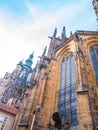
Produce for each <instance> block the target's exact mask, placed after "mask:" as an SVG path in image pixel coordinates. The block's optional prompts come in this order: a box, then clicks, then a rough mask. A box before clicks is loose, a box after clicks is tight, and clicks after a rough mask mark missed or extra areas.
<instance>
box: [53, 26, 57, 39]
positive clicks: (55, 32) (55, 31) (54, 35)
mask: <svg viewBox="0 0 98 130" xmlns="http://www.w3.org/2000/svg"><path fill="white" fill-rule="evenodd" d="M56 35H57V28H55V30H54V34H53V37H56Z"/></svg>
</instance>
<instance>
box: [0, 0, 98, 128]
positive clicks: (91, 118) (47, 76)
mask: <svg viewBox="0 0 98 130" xmlns="http://www.w3.org/2000/svg"><path fill="white" fill-rule="evenodd" d="M93 5H94V9H95V12H96V16H97V15H98V1H97V0H93ZM65 32H66V29H65V27H63V29H62V33H61V36H60V37H57V28H55V30H54V33H53V35H52V36H50V37H49V38H50V45H49V49H48V52H47V54H46V50H47V47H45V49H44V51H43V53H42V56H40V57H39V61H38V62H37V64H36V66H35V68H33V69H32V67H31V65H32V63H33V62H32V60H33V53H32V54H31V55H30V56H29V58H28V59H27V60H26V61H25V63H23V61H21V62H19V63H18V64H17V67H16V69H15V70H14V71H13V73H12V74H8V73H7V74H6V75H5V77H4V78H3V79H1V80H0V86H2V87H1V88H0V128H1V130H98V31H82V30H77V31H76V32H75V33H74V34H72V33H70V37H67V36H66V33H65ZM7 121H9V124H10V125H9V124H7Z"/></svg>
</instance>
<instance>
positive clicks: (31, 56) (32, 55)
mask: <svg viewBox="0 0 98 130" xmlns="http://www.w3.org/2000/svg"><path fill="white" fill-rule="evenodd" d="M33 57H34V51H33V52H32V54H31V55H30V58H31V59H32V58H33Z"/></svg>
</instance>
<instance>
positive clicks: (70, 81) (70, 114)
mask: <svg viewBox="0 0 98 130" xmlns="http://www.w3.org/2000/svg"><path fill="white" fill-rule="evenodd" d="M58 111H59V115H60V118H61V120H62V119H63V118H64V119H65V120H66V121H67V122H69V123H70V126H75V125H77V124H78V121H77V101H76V76H75V65H74V56H73V55H72V53H67V55H66V57H65V59H64V60H63V61H62V64H61V79H60V91H59V103H58Z"/></svg>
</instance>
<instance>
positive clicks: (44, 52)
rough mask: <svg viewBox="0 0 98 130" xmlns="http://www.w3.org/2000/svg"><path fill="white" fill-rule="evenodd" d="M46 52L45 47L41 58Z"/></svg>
mask: <svg viewBox="0 0 98 130" xmlns="http://www.w3.org/2000/svg"><path fill="white" fill-rule="evenodd" d="M46 50H47V46H45V48H44V51H43V54H42V56H45V54H46Z"/></svg>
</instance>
